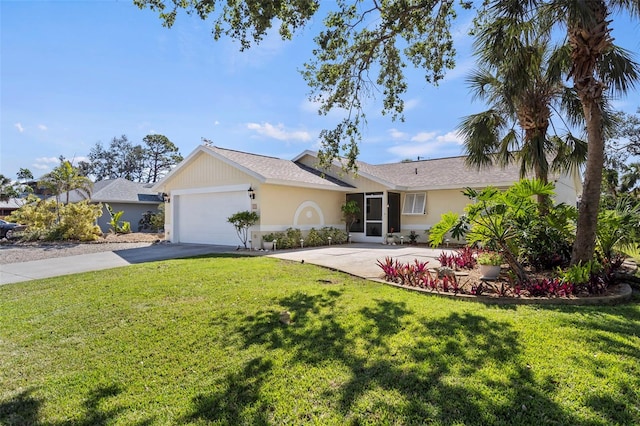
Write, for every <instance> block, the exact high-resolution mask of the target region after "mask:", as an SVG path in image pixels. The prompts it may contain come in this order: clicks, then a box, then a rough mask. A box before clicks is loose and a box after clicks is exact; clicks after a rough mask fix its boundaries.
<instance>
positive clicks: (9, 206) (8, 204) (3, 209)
mask: <svg viewBox="0 0 640 426" xmlns="http://www.w3.org/2000/svg"><path fill="white" fill-rule="evenodd" d="M22 204H24V198H9V199H8V200H7V201H0V219H2V218H4V217H6V216H9V215H10V214H11V213H13V212H14V211H16V210H18V209H19V208H20V207H22Z"/></svg>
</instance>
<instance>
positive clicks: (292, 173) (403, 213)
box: [152, 145, 582, 248]
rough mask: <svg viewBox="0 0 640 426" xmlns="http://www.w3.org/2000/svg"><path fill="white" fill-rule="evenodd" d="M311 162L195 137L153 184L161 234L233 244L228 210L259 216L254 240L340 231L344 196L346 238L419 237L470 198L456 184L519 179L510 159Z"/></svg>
mask: <svg viewBox="0 0 640 426" xmlns="http://www.w3.org/2000/svg"><path fill="white" fill-rule="evenodd" d="M317 163H318V159H317V156H316V154H315V153H314V152H312V151H305V152H303V153H302V154H300V155H298V156H297V157H295V158H294V159H293V160H284V159H280V158H274V157H267V156H263V155H256V154H250V153H246V152H239V151H234V150H230V149H224V148H219V147H215V146H210V145H200V146H199V147H197V148H196V149H195V150H194V151H193V152H192V153H191V154H189V156H187V157H186V158H185V159H184V160H183V161H182V162H181V163H180V164H179V165H178V166H177V167H176V168H175V169H174V170H172V172H171V173H169V174H168V175H167V176H166V177H165V178H164V179H162V180H161V181H160V182H158V183H156V184H155V185H154V187H153V188H152V189H153V190H156V191H158V192H162V193H165V194H166V196H165V198H166V200H167V202H168V204H167V205H166V209H165V217H166V219H165V232H166V238H167V239H168V240H170V241H172V242H184V243H206V244H223V245H237V244H238V237H237V235H236V233H235V230H234V228H233V226H231V224H229V223H228V222H227V220H226V218H227V217H229V216H230V215H232V214H233V213H236V212H238V211H243V210H253V211H256V212H258V213H259V215H260V221H259V223H258V224H257V225H255V226H254V227H253V228H252V230H251V236H250V239H251V241H252V246H253V247H256V248H257V247H260V244H261V238H262V235H264V234H266V233H269V232H274V231H283V230H285V229H287V228H289V227H293V228H299V229H301V230H302V231H303V232H304V231H307V230H309V229H311V228H316V229H319V228H322V227H325V226H333V227H337V228H340V229H344V228H345V224H344V222H343V221H342V215H341V209H340V207H341V205H342V204H344V203H345V201H348V200H355V201H356V202H357V203H358V204H359V205H360V210H361V214H360V218H359V219H358V221H357V223H355V224H354V225H353V226H352V227H351V229H350V230H349V234H350V235H351V240H352V241H354V242H383V241H384V237H385V236H386V234H387V233H388V232H392V229H393V232H394V233H395V234H396V235H407V234H409V232H411V231H416V232H417V233H418V234H419V235H421V236H422V235H423V234H424V231H425V230H427V229H428V228H430V227H431V226H432V225H434V224H435V223H437V222H438V221H439V220H440V215H441V214H442V213H445V212H448V211H457V212H461V211H462V210H463V208H464V206H465V205H466V204H468V202H469V200H468V199H467V198H466V197H464V196H463V195H462V193H461V191H462V189H463V188H465V187H473V188H483V187H486V186H489V185H492V186H496V187H499V188H505V187H507V186H509V185H511V184H513V183H514V182H516V181H517V180H518V179H519V170H518V167H517V166H512V167H507V168H504V169H502V168H492V169H488V170H487V169H484V170H482V171H476V170H474V169H469V168H467V167H466V166H465V165H464V157H452V158H442V159H434V160H421V161H410V162H401V163H392V164H381V165H373V164H367V163H364V162H358V173H357V176H356V175H353V174H351V173H349V174H347V173H345V172H343V171H342V170H341V168H340V167H339V166H338V165H336V166H334V167H332V168H331V169H330V170H323V171H320V170H319V169H317V168H316V165H317ZM323 172H324V173H323ZM554 180H555V182H556V192H557V194H556V201H557V202H565V203H570V204H575V203H576V200H577V199H578V196H579V195H580V193H581V189H582V186H581V181H580V178H579V176H578V175H577V173H576V174H572V175H563V176H557V177H555V178H554ZM423 241H424V239H423Z"/></svg>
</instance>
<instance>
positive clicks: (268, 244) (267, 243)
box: [262, 233, 276, 250]
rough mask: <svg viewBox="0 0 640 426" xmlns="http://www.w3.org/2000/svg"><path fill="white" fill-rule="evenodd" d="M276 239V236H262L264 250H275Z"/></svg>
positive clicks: (271, 234)
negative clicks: (274, 242)
mask: <svg viewBox="0 0 640 426" xmlns="http://www.w3.org/2000/svg"><path fill="white" fill-rule="evenodd" d="M275 239H276V236H275V234H273V233H270V234H265V235H263V236H262V248H263V249H265V250H273V241H274V240H275Z"/></svg>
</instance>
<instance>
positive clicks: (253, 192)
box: [247, 186, 256, 200]
mask: <svg viewBox="0 0 640 426" xmlns="http://www.w3.org/2000/svg"><path fill="white" fill-rule="evenodd" d="M247 192H248V193H249V198H251V199H252V200H255V199H256V193H255V191H254V190H253V188H252V187H251V186H249V189H247Z"/></svg>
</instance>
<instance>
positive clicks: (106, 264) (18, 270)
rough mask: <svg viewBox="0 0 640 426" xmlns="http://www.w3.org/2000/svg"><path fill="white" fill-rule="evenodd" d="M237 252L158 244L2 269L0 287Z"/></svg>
mask: <svg viewBox="0 0 640 426" xmlns="http://www.w3.org/2000/svg"><path fill="white" fill-rule="evenodd" d="M232 251H233V252H235V247H230V246H216V245H208V244H156V245H151V246H148V247H140V248H133V249H127V250H116V251H104V252H99V253H90V254H81V255H76V256H66V257H55V258H51V259H42V260H33V261H30V262H20V263H11V264H7V265H0V285H2V284H10V283H17V282H21V281H29V280H35V279H40V278H50V277H58V276H62V275H69V274H77V273H80V272H89V271H99V270H102V269H110V268H117V267H119V266H127V265H131V264H135V263H143V262H154V261H158V260H166V259H177V258H184V257H193V256H200V255H205V254H211V253H229V252H232Z"/></svg>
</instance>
